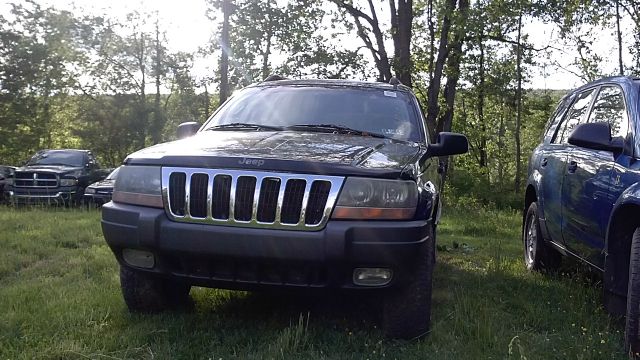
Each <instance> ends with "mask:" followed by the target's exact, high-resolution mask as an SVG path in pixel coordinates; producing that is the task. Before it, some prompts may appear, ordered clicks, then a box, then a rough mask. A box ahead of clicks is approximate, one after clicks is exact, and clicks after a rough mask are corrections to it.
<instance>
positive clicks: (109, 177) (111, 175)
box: [105, 167, 120, 180]
mask: <svg viewBox="0 0 640 360" xmlns="http://www.w3.org/2000/svg"><path fill="white" fill-rule="evenodd" d="M118 171H120V167H117V168H116V169H115V170H113V171H112V172H111V174H109V176H107V178H106V179H105V180H115V179H116V176H117V175H118Z"/></svg>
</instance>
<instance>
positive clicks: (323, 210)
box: [102, 80, 468, 338]
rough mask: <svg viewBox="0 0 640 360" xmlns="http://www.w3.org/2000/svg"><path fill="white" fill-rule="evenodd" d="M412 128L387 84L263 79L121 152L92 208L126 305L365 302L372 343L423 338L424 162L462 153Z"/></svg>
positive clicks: (398, 91)
mask: <svg viewBox="0 0 640 360" xmlns="http://www.w3.org/2000/svg"><path fill="white" fill-rule="evenodd" d="M423 124H424V119H423V117H422V114H421V112H420V109H419V107H418V103H417V100H416V98H415V96H414V95H413V94H412V93H411V92H410V90H409V89H408V88H407V87H405V86H402V85H399V84H397V83H396V85H390V84H382V83H364V82H347V81H318V80H313V81H312V80H305V81H303V80H300V81H292V80H280V81H265V82H263V83H260V84H258V85H253V86H250V87H248V88H246V89H244V90H242V91H241V92H239V93H238V94H236V95H235V96H233V97H232V98H231V99H229V100H228V101H227V102H226V103H225V104H224V105H222V106H221V107H220V108H219V109H218V110H217V111H216V113H215V114H214V115H213V116H211V118H210V119H209V120H207V122H206V123H205V124H204V125H203V126H202V127H199V126H198V127H199V130H197V128H196V127H195V125H194V123H185V124H182V125H181V126H180V128H179V129H178V132H179V134H182V136H185V135H192V134H194V133H195V134H194V135H193V136H190V137H187V138H185V139H182V140H178V141H175V142H171V143H166V144H160V145H156V146H153V147H150V148H147V149H143V150H141V151H139V152H136V153H134V154H132V155H130V156H129V157H128V158H127V159H126V160H125V161H124V165H123V166H122V167H121V169H120V173H119V174H118V177H117V180H116V183H115V188H114V194H113V201H112V202H110V203H107V204H106V205H105V206H104V207H103V212H102V229H103V232H104V236H105V239H106V241H107V243H108V244H109V246H110V247H111V249H112V250H113V253H114V254H115V256H116V257H117V259H118V261H119V263H120V265H121V266H120V280H121V285H122V292H123V295H124V299H125V302H126V304H127V306H128V308H129V309H130V310H131V311H143V312H149V311H159V310H162V309H165V308H168V307H172V306H176V305H180V304H181V303H183V302H184V301H185V300H187V299H188V294H189V289H190V287H191V286H192V285H195V286H206V287H218V288H226V289H243V290H251V289H260V288H273V287H280V288H301V289H310V288H332V289H340V288H342V289H361V290H376V291H379V292H380V293H381V294H383V295H384V310H383V328H384V331H385V334H386V335H387V336H389V337H399V338H413V337H417V336H420V335H423V334H425V333H426V332H427V331H428V328H429V319H430V311H431V275H432V271H433V265H434V261H435V254H434V241H435V238H434V235H435V234H434V232H435V226H436V223H437V218H438V214H439V208H440V198H439V194H440V193H439V187H440V185H441V175H440V174H439V169H441V167H440V166H439V161H438V156H444V155H451V154H458V153H463V152H466V151H467V147H468V144H467V140H466V138H465V137H464V136H462V135H458V134H452V133H441V134H440V136H439V141H438V143H435V144H428V141H427V139H428V137H427V134H426V131H425V128H424V126H423ZM196 130H197V132H196Z"/></svg>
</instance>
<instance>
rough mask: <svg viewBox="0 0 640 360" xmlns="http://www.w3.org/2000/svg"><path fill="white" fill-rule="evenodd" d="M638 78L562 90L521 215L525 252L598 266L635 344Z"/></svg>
mask: <svg viewBox="0 0 640 360" xmlns="http://www.w3.org/2000/svg"><path fill="white" fill-rule="evenodd" d="M639 92H640V79H637V78H629V77H612V78H606V79H601V80H598V81H595V82H592V83H589V84H587V85H584V86H582V87H580V88H578V89H576V90H574V91H572V92H570V93H569V94H567V95H566V96H565V97H564V98H563V99H562V100H561V101H560V104H559V105H558V108H557V109H556V111H555V113H554V114H553V115H552V116H551V119H550V120H549V124H548V126H547V128H546V131H545V133H544V138H543V141H542V143H541V144H540V145H539V146H538V147H537V148H536V149H535V150H534V152H533V155H532V156H531V159H530V162H529V174H528V182H527V190H526V195H525V208H524V216H523V244H524V259H525V263H526V266H527V268H529V269H531V270H553V269H555V268H557V267H558V266H559V265H560V261H561V258H562V255H564V256H572V257H574V258H577V259H579V260H580V261H582V262H584V263H586V264H588V265H590V266H591V267H593V268H594V269H597V270H598V271H600V272H602V274H603V276H604V281H603V284H604V286H603V287H604V302H605V308H606V309H607V310H608V311H609V312H610V313H612V314H618V315H625V316H626V324H625V346H626V349H627V350H628V351H629V353H630V355H631V356H633V357H634V358H636V357H638V352H640V331H639V330H640V327H639V324H640V135H639V134H640V113H639V111H640V109H639V108H638V106H639V101H640V93H639Z"/></svg>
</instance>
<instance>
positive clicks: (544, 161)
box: [540, 158, 547, 167]
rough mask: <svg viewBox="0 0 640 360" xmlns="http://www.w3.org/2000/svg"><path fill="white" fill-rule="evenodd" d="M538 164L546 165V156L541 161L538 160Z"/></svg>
mask: <svg viewBox="0 0 640 360" xmlns="http://www.w3.org/2000/svg"><path fill="white" fill-rule="evenodd" d="M540 166H541V167H545V166H547V158H543V159H542V161H541V162H540Z"/></svg>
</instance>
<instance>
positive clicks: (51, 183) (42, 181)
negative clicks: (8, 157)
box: [14, 171, 58, 188]
mask: <svg viewBox="0 0 640 360" xmlns="http://www.w3.org/2000/svg"><path fill="white" fill-rule="evenodd" d="M14 186H15V187H17V188H55V187H58V177H57V176H56V175H55V174H51V173H44V172H33V171H16V173H15V181H14Z"/></svg>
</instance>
